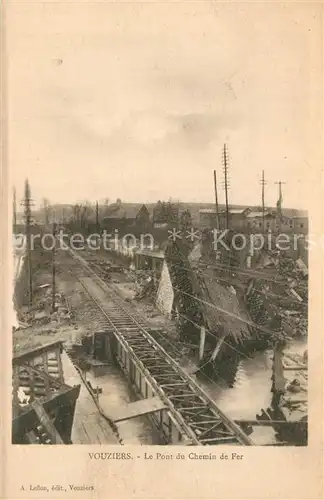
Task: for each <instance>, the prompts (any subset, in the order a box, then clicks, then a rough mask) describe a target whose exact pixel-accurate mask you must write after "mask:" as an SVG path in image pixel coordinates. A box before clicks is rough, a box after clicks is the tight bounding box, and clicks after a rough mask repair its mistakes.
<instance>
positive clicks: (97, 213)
mask: <svg viewBox="0 0 324 500" xmlns="http://www.w3.org/2000/svg"><path fill="white" fill-rule="evenodd" d="M96 227H97V232H98V233H99V232H100V225H99V203H98V201H96Z"/></svg>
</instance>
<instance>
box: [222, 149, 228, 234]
mask: <svg viewBox="0 0 324 500" xmlns="http://www.w3.org/2000/svg"><path fill="white" fill-rule="evenodd" d="M223 172H224V190H225V205H226V229H228V227H229V220H228V219H229V217H228V215H229V214H228V151H227V147H226V144H224V149H223Z"/></svg>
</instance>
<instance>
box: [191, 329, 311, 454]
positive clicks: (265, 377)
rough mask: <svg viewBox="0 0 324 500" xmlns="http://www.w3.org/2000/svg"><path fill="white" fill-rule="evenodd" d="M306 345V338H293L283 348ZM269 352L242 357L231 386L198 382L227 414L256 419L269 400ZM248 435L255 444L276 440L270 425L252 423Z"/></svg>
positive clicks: (298, 349)
mask: <svg viewBox="0 0 324 500" xmlns="http://www.w3.org/2000/svg"><path fill="white" fill-rule="evenodd" d="M306 349H307V341H306V340H305V339H300V340H292V341H290V342H289V344H288V345H287V349H286V352H288V351H290V352H294V353H298V354H303V353H304V351H305V350H306ZM272 356H273V352H272V350H268V351H264V352H258V353H255V354H253V355H249V356H246V357H244V358H243V359H242V360H241V361H240V362H239V365H238V368H237V373H236V377H235V382H234V384H233V387H228V385H227V384H226V383H225V381H222V380H218V381H217V382H214V381H212V380H210V379H207V378H205V377H204V378H203V379H197V382H198V383H199V384H200V385H201V387H202V388H203V389H204V390H205V392H206V393H207V394H208V395H209V396H210V397H211V398H212V399H213V400H214V401H215V403H216V404H217V405H218V406H219V408H220V409H221V410H222V411H223V412H224V413H226V414H227V415H228V416H229V417H231V418H233V419H242V420H255V418H256V415H257V414H259V413H260V412H261V409H262V408H264V409H266V408H267V407H268V406H270V403H271V399H272V393H271V384H272V381H271V376H272V359H271V358H272ZM251 438H252V440H253V441H254V442H255V444H258V445H261V444H272V443H275V442H276V439H275V434H274V431H273V430H272V429H271V428H270V427H261V426H256V427H254V428H253V434H252V435H251Z"/></svg>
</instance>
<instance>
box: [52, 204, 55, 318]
mask: <svg viewBox="0 0 324 500" xmlns="http://www.w3.org/2000/svg"><path fill="white" fill-rule="evenodd" d="M55 245H56V222H55V216H54V213H53V249H52V312H55V310H56V307H55V302H56V300H55V299H56V261H55V257H56V255H55Z"/></svg>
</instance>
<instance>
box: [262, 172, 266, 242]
mask: <svg viewBox="0 0 324 500" xmlns="http://www.w3.org/2000/svg"><path fill="white" fill-rule="evenodd" d="M266 183H267V181H266V180H265V178H264V170H262V178H261V188H262V230H263V232H265V219H264V218H265V205H264V187H265V185H266Z"/></svg>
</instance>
